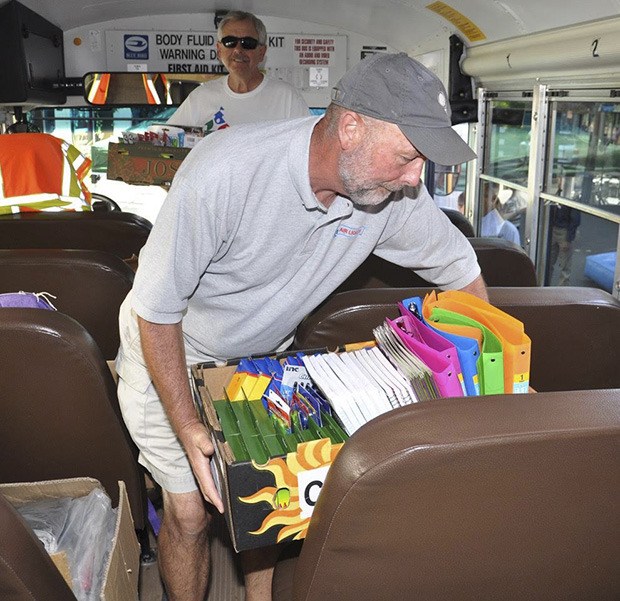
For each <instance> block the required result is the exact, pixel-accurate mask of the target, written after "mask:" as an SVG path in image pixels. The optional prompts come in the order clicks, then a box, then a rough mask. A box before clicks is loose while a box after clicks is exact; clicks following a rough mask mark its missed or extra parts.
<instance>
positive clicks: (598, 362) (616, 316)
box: [294, 287, 620, 391]
mask: <svg viewBox="0 0 620 601" xmlns="http://www.w3.org/2000/svg"><path fill="white" fill-rule="evenodd" d="M431 290H436V289H434V288H368V289H365V290H350V291H347V292H343V293H341V294H336V295H334V296H332V297H331V298H330V299H328V300H327V301H326V302H325V303H324V304H323V305H322V306H321V307H320V308H318V309H317V310H316V311H315V312H313V313H311V314H310V315H309V316H308V317H306V319H304V320H303V321H302V323H301V324H300V325H299V327H298V329H297V333H296V336H295V341H294V347H295V348H297V349H312V348H320V347H325V346H328V347H336V346H338V345H341V344H345V343H349V342H360V341H365V340H372V338H373V335H372V330H373V328H375V327H376V326H377V325H379V324H380V323H382V322H383V320H384V319H385V317H392V318H393V317H396V315H397V314H398V309H397V306H396V303H397V302H398V301H400V300H404V299H405V298H408V297H411V296H424V295H425V294H427V293H428V292H430V291H431ZM489 298H490V301H491V303H492V304H494V305H495V306H497V307H498V308H500V309H502V310H504V311H506V312H507V313H509V314H510V315H512V316H514V317H516V318H517V319H519V320H521V321H522V322H523V323H524V325H525V333H526V334H527V335H528V336H529V337H530V338H531V340H532V359H531V372H530V384H531V386H532V387H533V388H534V389H535V390H538V391H550V390H588V389H602V388H620V368H619V367H618V366H619V365H620V361H619V360H618V352H617V350H614V349H617V348H618V340H619V339H620V301H618V300H616V299H615V298H614V297H613V296H611V294H609V293H607V292H604V291H602V290H598V289H596V288H577V287H574V288H571V287H549V288H509V287H506V288H489Z"/></svg>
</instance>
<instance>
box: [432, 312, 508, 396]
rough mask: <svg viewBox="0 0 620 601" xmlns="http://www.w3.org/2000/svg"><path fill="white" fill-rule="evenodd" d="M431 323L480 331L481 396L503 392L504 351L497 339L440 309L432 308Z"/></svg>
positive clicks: (469, 320) (462, 317) (464, 318)
mask: <svg viewBox="0 0 620 601" xmlns="http://www.w3.org/2000/svg"><path fill="white" fill-rule="evenodd" d="M430 321H431V322H434V323H446V324H456V325H461V326H471V327H474V328H477V329H479V330H481V331H482V349H481V354H480V357H479V358H478V361H477V363H476V366H477V368H478V375H479V376H480V393H481V394H502V393H503V392H504V350H503V347H502V343H501V342H500V340H499V338H498V337H497V336H496V335H495V334H493V332H491V330H489V328H487V327H486V326H483V325H482V324H481V323H480V322H478V321H476V320H475V319H472V318H471V317H467V316H465V315H461V314H460V313H456V312H455V311H448V310H447V309H441V308H440V307H433V309H432V311H431V318H430Z"/></svg>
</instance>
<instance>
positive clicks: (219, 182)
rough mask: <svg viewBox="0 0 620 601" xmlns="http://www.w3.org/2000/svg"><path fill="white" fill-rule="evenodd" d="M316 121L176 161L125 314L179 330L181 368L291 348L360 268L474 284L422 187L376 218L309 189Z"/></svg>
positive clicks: (451, 232) (280, 125)
mask: <svg viewBox="0 0 620 601" xmlns="http://www.w3.org/2000/svg"><path fill="white" fill-rule="evenodd" d="M316 121H317V119H316V118H314V117H310V118H301V119H295V120H289V121H278V122H274V123H270V124H259V125H239V126H237V127H235V128H231V129H230V130H223V131H221V132H216V133H214V134H211V135H210V136H208V137H207V138H205V140H203V141H202V142H201V143H200V144H198V145H197V146H196V147H195V148H194V149H193V150H192V152H191V153H190V154H189V155H188V157H187V158H186V159H185V161H184V162H183V164H182V166H181V168H180V169H179V172H178V173H177V175H176V176H175V179H174V183H173V185H172V187H171V189H170V192H169V194H168V197H167V198H166V201H165V202H164V205H163V207H162V209H161V212H160V214H159V216H158V218H157V221H156V223H155V225H154V227H153V230H152V232H151V234H150V236H149V239H148V242H147V244H146V246H145V247H144V248H143V249H142V252H141V253H140V262H139V269H138V272H137V274H136V278H135V283H134V287H133V292H132V300H131V305H132V307H133V309H134V310H135V312H136V313H137V314H138V315H140V316H141V317H143V318H144V319H146V320H148V321H151V322H155V323H176V322H178V321H180V320H183V333H184V337H185V342H186V348H187V353H188V361H189V362H196V361H201V360H206V359H209V358H220V359H225V358H231V357H239V356H244V355H250V354H262V353H267V352H270V351H272V350H274V349H276V348H277V347H278V346H279V345H281V344H282V343H283V342H284V341H286V340H287V339H289V338H290V336H291V335H292V333H293V332H294V330H295V328H296V327H297V325H298V323H299V322H300V321H301V320H302V319H303V317H304V316H305V315H306V314H307V313H308V312H310V311H311V310H313V309H314V308H315V307H316V306H317V305H319V304H320V303H321V302H322V301H323V300H324V299H325V298H326V297H327V296H328V295H329V294H330V293H331V292H332V291H333V290H334V289H335V288H337V287H338V286H339V285H340V284H341V283H342V282H343V281H344V280H345V279H346V278H347V276H348V275H350V274H351V273H352V272H353V271H354V270H355V269H356V268H357V267H358V266H359V265H360V264H361V263H362V262H363V261H364V259H365V258H366V257H367V256H368V255H369V254H371V253H372V252H375V253H376V254H377V255H379V256H381V257H383V258H385V259H387V260H389V261H392V262H394V263H398V264H400V265H403V266H405V267H410V268H412V269H414V270H415V271H416V272H418V273H419V274H421V275H422V276H423V277H424V278H425V279H427V280H429V281H434V282H435V283H436V284H437V285H438V286H439V287H441V288H462V287H463V286H465V285H467V284H469V283H470V282H471V281H473V280H474V279H475V278H476V277H477V276H478V275H479V273H480V268H479V267H478V264H477V261H476V256H475V253H474V251H473V249H472V247H471V245H470V244H469V243H468V242H467V240H466V238H464V236H463V235H462V234H461V233H460V232H459V231H458V230H457V229H456V228H455V227H454V226H453V225H452V224H451V223H450V222H449V220H448V219H447V217H446V216H445V215H444V214H443V212H442V211H441V210H439V209H438V208H437V207H436V205H435V203H434V202H433V200H432V199H431V198H430V196H429V195H428V193H427V191H426V189H425V188H424V187H423V186H422V185H420V186H419V187H418V188H416V189H411V188H408V189H406V190H405V191H404V192H403V193H399V194H398V195H396V196H395V197H393V199H391V200H390V201H388V202H385V203H383V204H382V205H380V206H378V207H374V208H368V209H365V208H359V207H356V206H354V205H353V204H352V203H351V201H349V200H348V199H346V198H342V197H337V198H336V200H335V201H334V203H333V204H332V205H331V206H330V207H329V209H325V208H324V207H323V206H322V205H321V204H320V203H319V202H318V201H317V199H316V197H315V195H314V193H313V192H312V189H311V187H310V180H309V175H308V159H309V144H310V136H311V133H312V130H313V128H314V125H315V123H316Z"/></svg>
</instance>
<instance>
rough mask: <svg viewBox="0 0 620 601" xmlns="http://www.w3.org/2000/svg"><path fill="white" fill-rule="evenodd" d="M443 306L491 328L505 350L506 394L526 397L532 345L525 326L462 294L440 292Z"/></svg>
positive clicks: (497, 310)
mask: <svg viewBox="0 0 620 601" xmlns="http://www.w3.org/2000/svg"><path fill="white" fill-rule="evenodd" d="M438 302H439V304H440V306H442V307H444V308H446V309H450V310H454V311H457V312H459V313H462V314H463V315H467V316H468V317H471V318H472V319H475V320H476V321H479V322H480V323H482V324H483V325H485V326H487V327H488V328H489V329H490V330H491V331H492V332H493V333H494V334H495V335H496V336H497V337H498V338H499V339H500V341H501V343H502V347H503V349H504V392H506V393H526V392H527V391H528V388H529V380H530V359H531V352H532V342H531V340H530V338H529V336H527V334H525V328H524V327H523V323H522V322H520V321H519V320H518V319H516V318H514V317H512V316H511V315H508V313H505V312H504V311H502V310H501V309H498V308H497V307H494V306H493V305H491V304H490V303H487V302H486V301H483V300H482V299H481V298H478V297H477V296H473V295H472V294H469V293H467V292H462V291H459V290H450V291H446V292H440V293H439V295H438Z"/></svg>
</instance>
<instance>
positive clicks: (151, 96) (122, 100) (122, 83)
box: [84, 72, 221, 106]
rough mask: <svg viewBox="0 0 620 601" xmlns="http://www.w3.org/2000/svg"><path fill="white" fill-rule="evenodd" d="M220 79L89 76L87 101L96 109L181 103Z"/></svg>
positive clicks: (159, 75)
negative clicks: (204, 86)
mask: <svg viewBox="0 0 620 601" xmlns="http://www.w3.org/2000/svg"><path fill="white" fill-rule="evenodd" d="M216 77H221V75H220V74H217V75H212V74H202V73H195V74H194V73H117V72H114V73H110V72H105V73H103V72H102V73H87V74H86V75H85V76H84V98H85V99H86V101H87V102H88V103H89V104H94V105H96V106H131V105H136V104H149V105H171V104H181V102H183V100H185V98H187V96H188V94H189V93H190V92H191V91H192V90H193V89H194V88H195V87H197V86H199V85H200V84H201V83H204V82H205V81H209V80H210V79H214V78H216Z"/></svg>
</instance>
